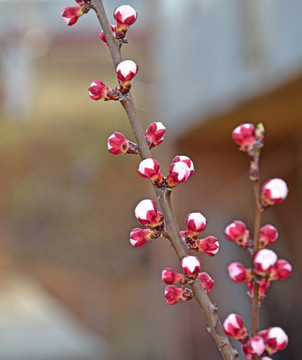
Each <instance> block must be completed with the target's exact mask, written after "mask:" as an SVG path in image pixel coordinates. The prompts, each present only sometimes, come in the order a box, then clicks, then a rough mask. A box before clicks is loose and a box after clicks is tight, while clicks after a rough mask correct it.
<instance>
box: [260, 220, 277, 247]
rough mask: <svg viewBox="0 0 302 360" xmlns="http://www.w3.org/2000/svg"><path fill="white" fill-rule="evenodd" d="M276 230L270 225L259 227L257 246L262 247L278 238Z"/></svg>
mask: <svg viewBox="0 0 302 360" xmlns="http://www.w3.org/2000/svg"><path fill="white" fill-rule="evenodd" d="M278 236H279V234H278V230H277V229H276V228H275V227H274V226H272V225H265V226H263V227H262V228H261V229H260V236H259V247H260V248H261V249H262V248H264V247H266V246H267V245H270V244H273V243H274V242H275V241H276V240H277V238H278Z"/></svg>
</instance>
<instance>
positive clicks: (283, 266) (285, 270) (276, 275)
mask: <svg viewBox="0 0 302 360" xmlns="http://www.w3.org/2000/svg"><path fill="white" fill-rule="evenodd" d="M291 273H292V265H291V264H290V263H289V262H288V261H286V260H284V259H280V260H278V261H277V262H276V264H275V266H274V267H273V268H272V270H271V272H270V278H269V280H286V279H287V278H289V277H290V275H291Z"/></svg>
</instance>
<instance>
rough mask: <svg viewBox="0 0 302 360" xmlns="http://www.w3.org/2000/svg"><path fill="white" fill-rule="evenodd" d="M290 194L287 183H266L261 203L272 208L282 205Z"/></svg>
mask: <svg viewBox="0 0 302 360" xmlns="http://www.w3.org/2000/svg"><path fill="white" fill-rule="evenodd" d="M287 194H288V188H287V185H286V182H285V181H284V180H282V179H278V178H275V179H271V180H268V181H266V183H265V184H264V185H263V187H262V195H261V203H262V205H263V206H272V205H274V204H279V203H281V202H282V201H283V200H284V199H285V198H286V197H287Z"/></svg>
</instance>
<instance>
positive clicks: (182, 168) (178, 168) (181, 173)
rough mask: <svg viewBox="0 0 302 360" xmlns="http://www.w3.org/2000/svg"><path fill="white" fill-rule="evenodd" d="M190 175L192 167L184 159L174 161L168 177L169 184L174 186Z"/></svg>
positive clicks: (170, 186) (171, 186)
mask: <svg viewBox="0 0 302 360" xmlns="http://www.w3.org/2000/svg"><path fill="white" fill-rule="evenodd" d="M189 177H190V168H189V167H188V165H187V164H186V163H184V162H182V161H178V162H175V163H172V164H171V165H170V169H169V175H168V177H167V186H168V187H169V188H173V187H174V186H176V185H178V184H180V183H183V182H185V181H187V180H188V178H189Z"/></svg>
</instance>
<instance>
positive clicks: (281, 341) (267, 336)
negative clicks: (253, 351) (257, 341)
mask: <svg viewBox="0 0 302 360" xmlns="http://www.w3.org/2000/svg"><path fill="white" fill-rule="evenodd" d="M258 335H259V336H261V337H262V338H263V339H264V342H265V350H266V351H267V353H268V354H274V353H275V352H277V351H280V350H284V349H285V348H286V346H287V344H288V336H287V334H286V333H285V331H284V330H283V329H282V328H280V327H278V326H274V327H271V328H268V329H266V330H262V331H260V332H259V334H258Z"/></svg>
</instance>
